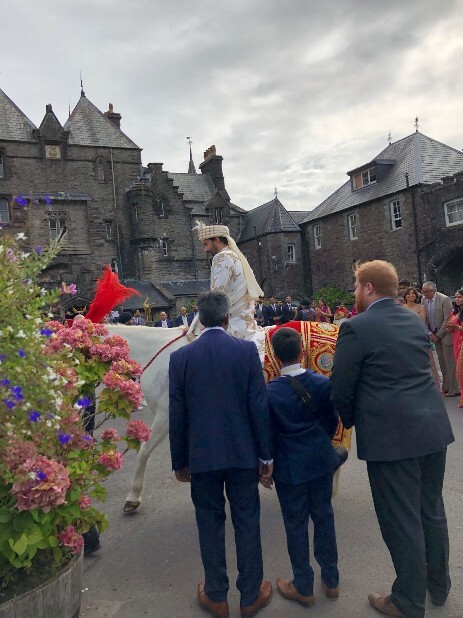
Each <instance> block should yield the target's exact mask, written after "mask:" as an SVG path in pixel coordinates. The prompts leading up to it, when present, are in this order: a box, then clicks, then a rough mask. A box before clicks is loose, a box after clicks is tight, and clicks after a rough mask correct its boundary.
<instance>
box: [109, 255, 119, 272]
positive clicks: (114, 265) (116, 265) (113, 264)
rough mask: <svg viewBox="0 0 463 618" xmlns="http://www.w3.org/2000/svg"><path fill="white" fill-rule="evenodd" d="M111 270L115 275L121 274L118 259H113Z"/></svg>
mask: <svg viewBox="0 0 463 618" xmlns="http://www.w3.org/2000/svg"><path fill="white" fill-rule="evenodd" d="M111 270H112V271H113V273H118V272H119V264H118V263H117V258H112V260H111Z"/></svg>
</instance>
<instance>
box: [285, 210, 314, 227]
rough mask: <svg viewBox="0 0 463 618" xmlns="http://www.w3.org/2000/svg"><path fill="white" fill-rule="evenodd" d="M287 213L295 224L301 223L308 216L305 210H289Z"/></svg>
mask: <svg viewBox="0 0 463 618" xmlns="http://www.w3.org/2000/svg"><path fill="white" fill-rule="evenodd" d="M288 212H289V214H290V215H291V219H292V220H293V221H294V223H297V224H299V223H300V222H301V221H303V220H304V219H305V218H306V217H307V215H308V214H309V213H308V211H307V210H289V211H288Z"/></svg>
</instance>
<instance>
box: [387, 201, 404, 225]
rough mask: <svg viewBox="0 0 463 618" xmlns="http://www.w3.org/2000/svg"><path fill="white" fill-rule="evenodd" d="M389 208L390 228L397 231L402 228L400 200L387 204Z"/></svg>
mask: <svg viewBox="0 0 463 618" xmlns="http://www.w3.org/2000/svg"><path fill="white" fill-rule="evenodd" d="M389 208H390V210H391V227H392V229H393V230H398V229H400V228H401V227H402V214H401V212H400V200H392V202H389Z"/></svg>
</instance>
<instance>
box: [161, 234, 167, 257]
mask: <svg viewBox="0 0 463 618" xmlns="http://www.w3.org/2000/svg"><path fill="white" fill-rule="evenodd" d="M160 247H161V249H162V255H163V257H169V245H168V243H167V240H166V239H165V238H161V241H160Z"/></svg>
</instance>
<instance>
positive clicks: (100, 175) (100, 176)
mask: <svg viewBox="0 0 463 618" xmlns="http://www.w3.org/2000/svg"><path fill="white" fill-rule="evenodd" d="M97 166H98V180H99V181H100V182H104V179H105V178H104V161H103V159H98V161H97Z"/></svg>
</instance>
